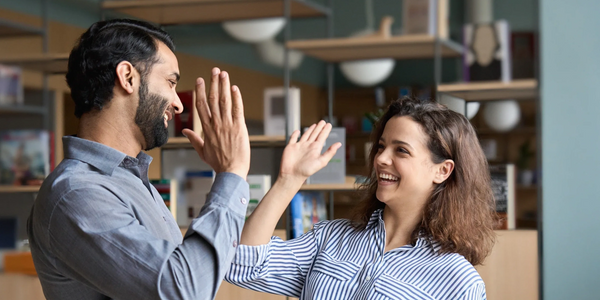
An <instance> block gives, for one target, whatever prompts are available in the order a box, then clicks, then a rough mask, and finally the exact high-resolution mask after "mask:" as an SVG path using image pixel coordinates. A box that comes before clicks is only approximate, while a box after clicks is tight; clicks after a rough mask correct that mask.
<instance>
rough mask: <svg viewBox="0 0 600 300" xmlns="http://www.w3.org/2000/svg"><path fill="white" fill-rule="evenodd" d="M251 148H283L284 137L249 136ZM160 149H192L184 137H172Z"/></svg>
mask: <svg viewBox="0 0 600 300" xmlns="http://www.w3.org/2000/svg"><path fill="white" fill-rule="evenodd" d="M250 145H251V146H284V145H285V137H284V136H266V135H251V136H250ZM161 148H162V149H176V148H192V144H191V143H190V141H189V140H188V138H186V137H172V138H169V141H168V142H167V143H166V144H165V145H163V146H162V147H161Z"/></svg>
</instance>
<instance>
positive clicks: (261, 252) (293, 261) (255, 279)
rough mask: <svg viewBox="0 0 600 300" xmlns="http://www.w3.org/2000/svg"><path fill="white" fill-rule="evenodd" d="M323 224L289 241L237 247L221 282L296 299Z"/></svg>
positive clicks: (302, 285)
mask: <svg viewBox="0 0 600 300" xmlns="http://www.w3.org/2000/svg"><path fill="white" fill-rule="evenodd" d="M325 223H326V222H320V223H317V224H316V225H315V227H314V229H313V230H311V231H309V232H307V233H305V234H303V235H302V236H300V237H298V238H296V239H292V240H289V241H282V240H281V239H280V238H279V237H276V236H274V237H272V238H271V241H270V242H269V243H268V244H266V245H260V246H247V245H240V246H239V247H238V249H237V251H236V254H235V258H234V259H233V262H232V264H231V268H230V269H229V272H228V273H227V275H226V276H225V280H226V281H227V282H229V283H232V284H235V285H237V286H239V287H242V288H246V289H250V290H254V291H259V292H266V293H271V294H278V295H284V296H288V297H296V298H299V297H300V293H301V292H302V289H303V287H304V283H305V282H306V275H307V274H308V270H309V269H310V266H311V265H312V264H313V261H314V259H315V257H316V254H317V252H318V249H319V243H318V240H319V239H318V236H319V235H320V232H321V231H322V227H323V226H324V224H325Z"/></svg>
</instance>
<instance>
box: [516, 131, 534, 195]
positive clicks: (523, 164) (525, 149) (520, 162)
mask: <svg viewBox="0 0 600 300" xmlns="http://www.w3.org/2000/svg"><path fill="white" fill-rule="evenodd" d="M534 155H535V152H533V151H532V150H531V141H530V140H527V141H525V142H524V143H523V144H521V145H520V146H519V158H518V159H517V169H518V170H519V176H518V180H519V184H520V185H522V186H530V185H532V184H533V178H534V174H535V171H534V170H532V169H531V167H530V162H531V159H532V158H533V157H534Z"/></svg>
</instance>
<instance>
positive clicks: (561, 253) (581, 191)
mask: <svg viewBox="0 0 600 300" xmlns="http://www.w3.org/2000/svg"><path fill="white" fill-rule="evenodd" d="M540 6H541V7H540V8H541V10H540V21H541V23H540V29H541V33H542V37H541V54H542V55H541V65H542V69H541V80H542V89H541V91H542V101H541V106H542V157H543V164H542V178H543V199H544V203H543V206H544V207H543V228H544V231H543V245H544V246H543V270H544V272H543V276H544V299H547V300H563V299H577V300H584V299H590V300H591V299H600V255H599V249H600V217H599V214H598V212H600V188H599V187H600V185H599V184H598V179H599V178H600V177H599V176H598V170H600V155H599V153H600V118H599V115H600V100H599V99H598V97H599V95H600V18H598V12H600V1H597V0H570V1H564V0H540Z"/></svg>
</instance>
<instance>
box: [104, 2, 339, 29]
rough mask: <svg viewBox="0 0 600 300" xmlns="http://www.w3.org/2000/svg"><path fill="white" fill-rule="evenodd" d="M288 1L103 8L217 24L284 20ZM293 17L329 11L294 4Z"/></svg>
mask: <svg viewBox="0 0 600 300" xmlns="http://www.w3.org/2000/svg"><path fill="white" fill-rule="evenodd" d="M284 4H285V0H228V1H214V0H168V1H165V0H126V1H105V2H103V3H102V8H103V9H106V10H110V11H114V12H117V13H121V14H126V15H130V16H133V17H135V18H138V19H142V20H146V21H149V22H153V23H156V24H162V25H175V24H194V23H196V24H197V23H215V22H223V21H231V20H243V19H258V18H272V17H282V16H283V11H284ZM290 4H291V15H290V16H291V17H292V18H310V17H321V16H325V15H326V14H328V13H329V9H328V8H326V7H324V6H321V5H320V4H318V3H313V2H310V1H302V0H293V1H291V3H290Z"/></svg>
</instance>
